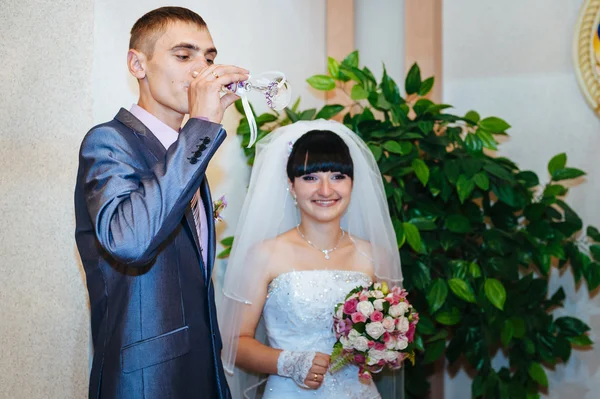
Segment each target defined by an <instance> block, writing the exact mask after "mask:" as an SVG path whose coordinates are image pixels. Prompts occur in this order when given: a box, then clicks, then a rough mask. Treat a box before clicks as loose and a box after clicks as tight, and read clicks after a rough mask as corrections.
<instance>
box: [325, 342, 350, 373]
mask: <svg viewBox="0 0 600 399" xmlns="http://www.w3.org/2000/svg"><path fill="white" fill-rule="evenodd" d="M353 358H354V355H353V354H352V352H344V347H343V345H342V344H341V343H340V342H336V343H335V345H333V351H332V352H331V357H330V359H329V371H330V372H331V373H336V372H338V371H340V370H341V369H343V368H344V367H345V366H346V365H348V364H350V363H351V362H352V360H353Z"/></svg>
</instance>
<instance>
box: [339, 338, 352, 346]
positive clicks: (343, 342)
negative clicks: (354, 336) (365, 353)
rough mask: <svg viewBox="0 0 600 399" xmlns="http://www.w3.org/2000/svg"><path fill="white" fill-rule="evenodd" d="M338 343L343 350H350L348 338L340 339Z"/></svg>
mask: <svg viewBox="0 0 600 399" xmlns="http://www.w3.org/2000/svg"><path fill="white" fill-rule="evenodd" d="M340 343H341V344H342V346H343V347H344V349H352V344H351V343H350V340H349V339H348V338H346V337H340Z"/></svg>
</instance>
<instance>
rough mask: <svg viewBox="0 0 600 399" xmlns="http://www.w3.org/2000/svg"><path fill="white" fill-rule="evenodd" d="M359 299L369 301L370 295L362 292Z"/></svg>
mask: <svg viewBox="0 0 600 399" xmlns="http://www.w3.org/2000/svg"><path fill="white" fill-rule="evenodd" d="M358 300H359V301H361V302H365V301H368V300H369V297H368V296H366V295H365V294H364V293H363V294H361V295H360V296H359V297H358Z"/></svg>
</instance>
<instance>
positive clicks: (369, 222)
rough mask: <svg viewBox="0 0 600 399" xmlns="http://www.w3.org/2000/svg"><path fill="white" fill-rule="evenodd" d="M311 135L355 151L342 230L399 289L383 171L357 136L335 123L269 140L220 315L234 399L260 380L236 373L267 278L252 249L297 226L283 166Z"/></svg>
mask: <svg viewBox="0 0 600 399" xmlns="http://www.w3.org/2000/svg"><path fill="white" fill-rule="evenodd" d="M311 130H329V131H331V132H333V133H335V134H337V135H338V136H340V137H341V138H342V139H343V140H344V142H345V143H346V145H347V146H348V148H349V149H350V155H351V157H352V162H353V164H354V179H353V189H352V198H351V201H350V205H349V207H348V211H347V212H346V214H345V215H344V216H343V218H342V228H343V229H344V230H346V231H347V232H348V233H349V234H350V236H351V237H356V238H359V239H361V240H365V241H367V242H369V243H370V244H371V251H370V252H371V254H372V261H373V266H374V271H375V276H376V278H377V280H381V281H383V280H385V281H388V282H390V283H392V284H396V285H399V284H401V282H402V271H401V268H400V257H399V252H398V244H397V241H396V235H395V233H394V228H393V226H392V223H391V219H390V214H389V210H388V205H387V200H386V195H385V191H384V188H383V183H382V177H381V173H380V172H379V168H378V166H377V162H376V161H375V159H374V157H373V155H372V153H371V151H370V150H369V148H368V147H367V145H366V144H365V143H364V142H363V141H362V140H361V139H360V137H358V136H357V135H356V134H355V133H354V132H353V131H352V130H350V129H348V128H347V127H346V126H344V125H342V124H340V123H338V122H335V121H329V120H323V119H319V120H315V121H301V122H296V123H294V124H291V125H287V126H284V127H281V128H278V129H277V130H275V131H274V132H272V133H271V134H269V135H267V136H266V137H265V138H263V139H262V140H261V141H259V142H258V143H257V146H256V158H255V162H254V167H253V170H252V175H251V178H250V185H249V188H248V193H247V196H246V199H245V202H244V206H243V208H242V212H241V216H240V218H239V222H238V227H237V231H236V234H235V239H234V244H233V248H232V251H231V255H230V258H229V261H228V264H227V270H226V272H225V277H224V282H223V289H222V295H223V296H222V298H221V301H220V302H221V306H220V309H219V312H218V314H219V326H220V330H221V335H222V337H223V352H222V360H223V366H224V368H225V371H226V373H227V374H228V375H229V376H228V377H230V378H229V381H230V388H231V389H232V394H233V395H234V396H233V397H234V399H237V398H242V397H243V395H242V391H243V390H245V389H246V388H248V387H249V386H251V385H253V383H256V382H257V381H258V376H253V375H250V374H247V373H243V372H241V370H239V369H236V367H235V357H236V353H237V346H238V340H239V331H240V324H241V322H242V319H243V314H244V311H245V308H246V307H247V306H248V305H249V304H250V303H251V301H252V297H253V292H254V291H255V287H256V286H257V284H259V282H260V281H261V278H262V276H264V273H265V272H266V270H265V266H266V262H256V261H252V260H251V250H252V249H253V248H256V246H257V245H259V244H260V243H262V242H264V241H266V240H269V239H272V238H274V237H276V236H278V235H280V234H282V233H284V232H286V231H288V230H290V229H292V228H294V227H295V226H296V225H297V224H298V223H299V221H300V216H299V213H298V210H297V208H296V207H295V205H294V203H293V199H292V197H291V195H290V193H289V192H288V177H287V173H286V165H287V161H288V156H289V153H290V150H291V146H292V145H293V143H294V142H295V141H296V140H297V139H298V138H299V137H300V136H302V135H303V134H305V133H307V132H309V131H311ZM261 324H262V323H261ZM261 330H262V331H261ZM256 339H258V340H259V341H261V342H263V343H265V344H267V342H266V337H265V334H264V329H262V328H261V326H259V328H258V329H257V336H256ZM231 376H234V377H235V378H231ZM384 397H385V396H384Z"/></svg>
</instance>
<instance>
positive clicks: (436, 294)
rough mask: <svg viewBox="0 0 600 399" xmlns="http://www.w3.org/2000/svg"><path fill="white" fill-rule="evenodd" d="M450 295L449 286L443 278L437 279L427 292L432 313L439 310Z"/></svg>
mask: <svg viewBox="0 0 600 399" xmlns="http://www.w3.org/2000/svg"><path fill="white" fill-rule="evenodd" d="M447 297H448V286H447V285H446V282H445V281H444V280H442V279H439V278H438V279H436V280H435V281H434V282H433V284H432V285H431V287H430V288H429V292H428V293H427V302H428V303H429V311H430V312H431V313H435V312H437V311H438V310H439V309H440V308H441V307H442V305H443V304H444V302H446V298H447Z"/></svg>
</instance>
